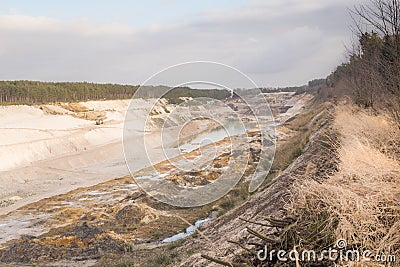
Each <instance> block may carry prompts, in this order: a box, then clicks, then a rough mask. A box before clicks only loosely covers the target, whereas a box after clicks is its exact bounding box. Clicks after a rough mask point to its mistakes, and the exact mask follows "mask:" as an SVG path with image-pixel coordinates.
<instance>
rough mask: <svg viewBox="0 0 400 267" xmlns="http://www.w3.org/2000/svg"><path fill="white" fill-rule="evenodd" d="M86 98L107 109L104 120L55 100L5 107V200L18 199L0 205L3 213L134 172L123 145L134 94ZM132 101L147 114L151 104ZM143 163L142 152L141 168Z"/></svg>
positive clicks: (1, 140)
mask: <svg viewBox="0 0 400 267" xmlns="http://www.w3.org/2000/svg"><path fill="white" fill-rule="evenodd" d="M81 104H83V105H84V106H86V107H87V108H88V109H91V110H96V111H105V112H106V116H107V119H105V122H104V124H103V125H100V126H96V125H95V123H94V121H89V120H83V119H79V118H76V117H73V116H72V114H73V112H71V111H68V110H65V109H63V108H61V107H58V106H53V105H46V106H43V107H42V108H41V107H39V106H5V107H0V159H1V160H0V201H2V202H3V203H5V204H6V202H8V203H10V202H16V203H15V204H13V205H11V206H8V207H2V208H0V214H4V213H7V212H9V211H11V210H14V209H16V208H18V207H20V206H23V205H25V204H27V203H30V202H32V201H35V200H39V199H42V198H44V197H48V196H52V195H57V194H61V193H65V192H68V191H70V190H73V189H75V188H78V187H83V186H89V185H94V184H97V183H100V182H103V181H106V180H110V179H114V178H117V177H121V176H124V175H127V174H128V173H129V172H128V169H127V167H126V165H125V158H124V155H123V147H122V135H123V121H124V117H125V112H126V110H127V108H128V105H129V100H115V101H96V102H94V101H91V102H85V103H81ZM44 107H46V111H51V112H50V113H52V114H49V112H44V111H43V110H44ZM132 107H133V108H134V109H138V111H139V112H138V113H137V114H138V118H137V119H138V121H139V120H144V119H145V118H146V116H147V114H148V111H149V109H150V108H151V104H149V102H147V101H144V100H135V103H133V105H132ZM53 113H54V114H57V115H54V114H53ZM138 127H139V126H138ZM138 130H139V129H138ZM132 138H135V133H132ZM155 145H156V143H155ZM138 153H139V154H140V152H139V151H138ZM143 153H144V152H143ZM144 164H145V162H144V161H140V157H139V160H138V161H137V169H141V168H143V167H146V166H145V165H144Z"/></svg>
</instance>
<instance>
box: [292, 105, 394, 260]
mask: <svg viewBox="0 0 400 267" xmlns="http://www.w3.org/2000/svg"><path fill="white" fill-rule="evenodd" d="M393 125H394V124H392V123H391V122H390V120H389V119H388V117H386V116H384V115H374V114H370V113H368V112H367V111H363V110H359V109H356V108H354V107H352V106H339V107H337V108H336V116H335V122H334V127H335V129H336V130H337V131H338V132H339V133H340V135H341V140H340V148H339V149H338V151H337V156H338V157H339V159H340V163H339V166H338V169H339V171H338V172H337V173H335V174H333V175H331V176H329V177H324V178H325V179H326V180H325V181H324V182H322V183H321V182H319V181H316V180H314V179H307V178H305V179H298V183H297V184H296V185H295V186H294V187H293V188H294V190H293V198H292V200H291V202H290V203H288V205H287V208H288V210H289V211H290V213H292V214H295V215H297V217H298V218H299V219H298V222H297V224H296V225H293V226H292V229H289V230H288V231H287V233H288V234H290V235H292V236H291V237H290V238H289V239H290V240H291V241H292V242H295V244H294V245H300V246H302V247H306V248H310V247H311V248H313V249H317V248H323V247H328V246H332V245H333V244H334V242H335V241H336V240H338V239H345V240H347V242H348V244H351V245H352V246H355V247H357V248H359V249H361V250H366V249H368V250H371V251H373V252H379V253H386V254H395V255H396V254H397V255H398V254H399V253H400V220H399V218H400V202H399V199H400V164H399V161H398V160H397V158H396V155H397V154H398V153H399V151H396V149H394V148H395V147H393V146H392V147H391V149H386V148H385V145H387V144H390V143H391V142H393V140H399V139H400V131H399V130H398V129H396V127H395V126H393ZM332 145H334V146H337V145H338V144H332ZM368 266H374V265H373V264H372V263H371V264H369V265H368Z"/></svg>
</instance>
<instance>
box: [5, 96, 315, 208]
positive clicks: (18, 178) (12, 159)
mask: <svg viewBox="0 0 400 267" xmlns="http://www.w3.org/2000/svg"><path fill="white" fill-rule="evenodd" d="M308 100H309V97H307V96H306V97H300V96H298V97H295V98H294V99H293V101H292V103H291V105H293V106H294V107H293V108H292V109H290V110H288V112H287V114H284V115H283V117H282V118H281V119H282V121H284V120H285V119H287V118H288V117H291V116H293V115H294V114H295V113H298V112H300V110H301V107H302V106H303V105H304V104H305V103H306V101H308ZM129 103H130V100H110V101H89V102H84V103H80V104H82V105H83V106H85V107H86V108H87V109H88V110H95V111H104V112H105V113H106V117H107V118H106V119H105V120H104V124H103V125H100V126H96V125H95V123H94V121H89V120H83V119H79V118H76V117H74V116H73V115H74V113H73V112H71V111H68V110H66V109H64V108H61V107H60V106H56V105H43V106H41V107H40V106H3V107H0V159H1V160H0V204H2V205H0V215H1V214H6V213H8V212H10V211H13V210H15V209H17V208H18V207H21V206H24V205H26V204H28V203H31V202H34V201H37V200H40V199H42V198H45V197H50V196H54V195H58V194H62V193H66V192H69V191H71V190H73V189H76V188H79V187H86V186H91V185H95V184H98V183H101V182H104V181H107V180H111V179H114V178H118V177H122V176H124V175H127V174H129V171H128V169H127V167H126V163H125V157H124V154H123V145H122V135H123V127H124V124H123V122H124V118H125V112H126V110H127V109H128V106H129ZM130 108H132V109H135V111H136V113H135V114H137V118H134V120H135V122H136V120H137V122H138V123H137V125H138V128H137V129H133V132H132V133H131V134H130V138H132V139H131V140H132V143H131V144H132V145H133V146H135V142H142V141H141V139H140V138H137V137H138V136H140V131H142V129H141V127H140V121H143V120H145V119H146V117H147V114H148V113H149V110H150V109H151V103H150V102H149V101H145V100H141V99H137V100H134V103H132V105H131V106H130ZM166 109H167V110H172V109H173V106H171V105H167V104H166V103H162V107H160V108H159V109H158V110H157V111H158V113H159V115H157V116H159V117H162V116H167V115H168V112H166V111H165V110H166ZM157 116H156V117H157ZM182 116H184V114H182ZM221 116H223V114H221ZM135 122H134V125H136V124H135ZM207 127H209V126H207V125H201V127H197V129H196V131H198V133H199V132H201V131H204V130H206V129H207ZM135 131H137V132H135ZM194 132H195V131H194ZM159 133H160V131H159V128H157V126H156V125H154V126H153V129H152V132H151V133H149V134H148V135H146V140H149V144H150V150H152V160H153V163H156V162H157V160H158V159H159V161H161V160H163V159H164V157H165V155H164V154H163V151H162V149H161V148H160V145H161V140H159V139H158V136H159ZM163 134H164V135H166V136H168V135H171V136H175V135H177V133H176V132H174V130H171V131H170V132H164V133H163ZM194 134H195V133H194ZM135 138H136V139H138V140H135ZM138 147H139V146H138ZM170 149H171V150H173V152H172V153H168V154H169V155H170V156H171V155H173V154H174V153H179V150H177V149H172V148H170ZM145 153H146V152H145V151H137V155H138V156H137V158H135V164H134V166H133V169H131V171H136V170H139V169H142V168H144V167H148V166H149V165H150V164H149V163H148V160H147V157H146V156H144V155H145ZM131 167H132V166H131ZM10 203H13V204H11V205H9V204H10Z"/></svg>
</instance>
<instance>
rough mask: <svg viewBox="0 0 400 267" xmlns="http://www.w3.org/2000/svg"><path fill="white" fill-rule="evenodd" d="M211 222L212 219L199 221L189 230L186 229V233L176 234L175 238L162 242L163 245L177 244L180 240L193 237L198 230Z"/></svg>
mask: <svg viewBox="0 0 400 267" xmlns="http://www.w3.org/2000/svg"><path fill="white" fill-rule="evenodd" d="M209 220H210V218H205V219H201V220H198V221H197V222H195V224H194V225H191V226H189V227H188V228H186V230H185V232H182V233H179V234H176V235H174V236H171V237H168V238H165V239H164V240H163V241H162V242H163V243H171V242H175V241H178V240H180V239H183V238H186V237H188V236H191V235H193V234H194V233H195V232H196V229H197V228H199V227H200V226H201V225H202V224H203V223H205V222H208V221H209Z"/></svg>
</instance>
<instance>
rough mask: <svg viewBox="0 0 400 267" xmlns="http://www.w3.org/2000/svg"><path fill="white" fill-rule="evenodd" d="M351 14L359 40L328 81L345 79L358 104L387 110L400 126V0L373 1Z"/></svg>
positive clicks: (333, 81) (335, 82) (333, 84)
mask: <svg viewBox="0 0 400 267" xmlns="http://www.w3.org/2000/svg"><path fill="white" fill-rule="evenodd" d="M351 15H352V18H353V21H354V27H353V31H354V33H355V36H356V40H357V42H356V43H355V44H354V45H353V47H352V48H351V49H349V51H348V52H349V61H348V62H346V63H344V64H342V65H341V66H339V67H337V69H336V70H335V72H333V73H332V75H330V76H329V77H328V82H329V83H330V85H331V86H335V84H337V83H339V82H343V81H345V82H346V87H347V88H348V89H349V90H350V92H351V94H350V96H351V97H352V99H353V100H354V102H355V103H356V104H358V105H360V106H362V107H365V108H372V109H385V110H387V111H388V112H389V113H390V114H392V115H393V117H394V118H395V120H396V121H397V122H398V123H399V125H400V0H370V1H369V2H368V3H365V4H361V5H359V6H356V7H354V9H353V10H352V11H351Z"/></svg>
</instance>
